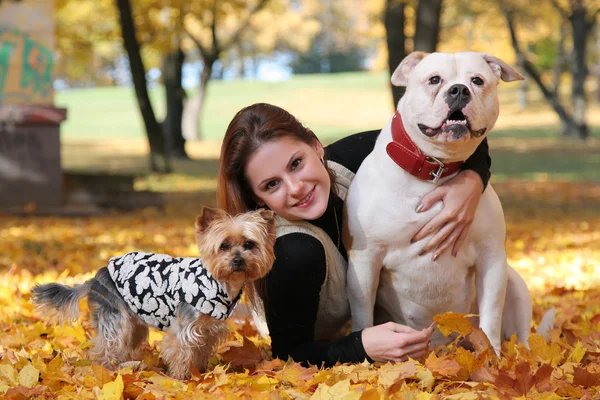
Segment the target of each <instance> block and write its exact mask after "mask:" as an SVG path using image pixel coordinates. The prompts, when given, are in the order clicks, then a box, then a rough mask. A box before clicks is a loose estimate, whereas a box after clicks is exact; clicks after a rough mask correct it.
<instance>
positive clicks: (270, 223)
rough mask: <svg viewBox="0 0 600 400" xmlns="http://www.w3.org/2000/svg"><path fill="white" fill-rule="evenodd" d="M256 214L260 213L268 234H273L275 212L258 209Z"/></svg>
mask: <svg viewBox="0 0 600 400" xmlns="http://www.w3.org/2000/svg"><path fill="white" fill-rule="evenodd" d="M257 213H258V215H260V216H261V217H262V218H263V219H264V220H265V222H266V224H267V231H268V232H269V235H275V212H274V211H272V210H264V209H263V210H258V211H257Z"/></svg>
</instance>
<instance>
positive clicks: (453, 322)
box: [433, 312, 476, 336]
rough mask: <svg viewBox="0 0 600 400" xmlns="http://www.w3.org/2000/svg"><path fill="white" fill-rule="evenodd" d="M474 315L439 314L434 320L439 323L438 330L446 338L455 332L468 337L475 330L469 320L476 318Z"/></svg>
mask: <svg viewBox="0 0 600 400" xmlns="http://www.w3.org/2000/svg"><path fill="white" fill-rule="evenodd" d="M475 316H476V315H474V314H457V313H454V312H447V313H444V314H438V315H435V316H434V317H433V320H434V321H435V322H436V323H437V328H438V329H439V330H440V332H442V334H443V335H444V336H448V335H449V334H451V333H453V332H457V333H459V334H460V335H462V336H465V335H468V334H469V333H471V331H472V330H473V325H472V324H471V322H470V321H469V320H468V319H467V318H469V317H475Z"/></svg>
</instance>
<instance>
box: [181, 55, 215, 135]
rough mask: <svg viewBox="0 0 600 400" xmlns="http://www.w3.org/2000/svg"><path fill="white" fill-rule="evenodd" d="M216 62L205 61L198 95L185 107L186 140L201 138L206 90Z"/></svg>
mask: <svg viewBox="0 0 600 400" xmlns="http://www.w3.org/2000/svg"><path fill="white" fill-rule="evenodd" d="M216 60H217V59H216V58H214V59H209V60H207V61H205V63H204V68H202V73H201V74H200V83H199V84H198V88H197V90H196V93H194V94H193V95H192V97H190V98H189V99H188V100H187V101H186V102H185V105H184V107H183V137H184V138H185V139H186V140H197V139H199V138H200V137H201V132H200V119H201V114H202V109H203V106H204V99H205V98H206V89H207V87H208V82H209V81H210V77H211V74H212V70H213V66H214V63H215V61H216Z"/></svg>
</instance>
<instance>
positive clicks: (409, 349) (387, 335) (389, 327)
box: [361, 322, 433, 361]
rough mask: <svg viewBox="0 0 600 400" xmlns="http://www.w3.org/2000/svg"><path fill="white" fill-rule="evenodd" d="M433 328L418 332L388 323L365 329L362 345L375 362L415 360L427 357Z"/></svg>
mask: <svg viewBox="0 0 600 400" xmlns="http://www.w3.org/2000/svg"><path fill="white" fill-rule="evenodd" d="M432 334H433V327H431V326H430V327H429V328H427V329H423V330H422V331H418V330H416V329H413V328H410V327H408V326H405V325H400V324H396V323H394V322H387V323H385V324H382V325H377V326H372V327H370V328H365V329H363V331H362V335H361V338H362V343H363V347H364V348H365V351H366V352H367V355H368V356H369V357H371V359H372V360H373V361H406V360H407V359H408V357H410V358H413V359H415V360H417V359H420V358H421V357H423V356H424V355H425V351H426V350H427V344H428V342H429V338H430V337H431V335H432Z"/></svg>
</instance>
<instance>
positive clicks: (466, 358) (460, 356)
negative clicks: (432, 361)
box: [454, 347, 475, 374]
mask: <svg viewBox="0 0 600 400" xmlns="http://www.w3.org/2000/svg"><path fill="white" fill-rule="evenodd" d="M454 359H455V360H456V362H457V363H458V364H459V365H460V366H461V367H463V368H464V369H465V370H467V372H468V373H469V374H470V373H471V372H473V369H474V368H475V357H474V356H473V353H471V352H470V351H469V350H466V349H464V348H462V347H459V348H457V349H456V353H455V354H454Z"/></svg>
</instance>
